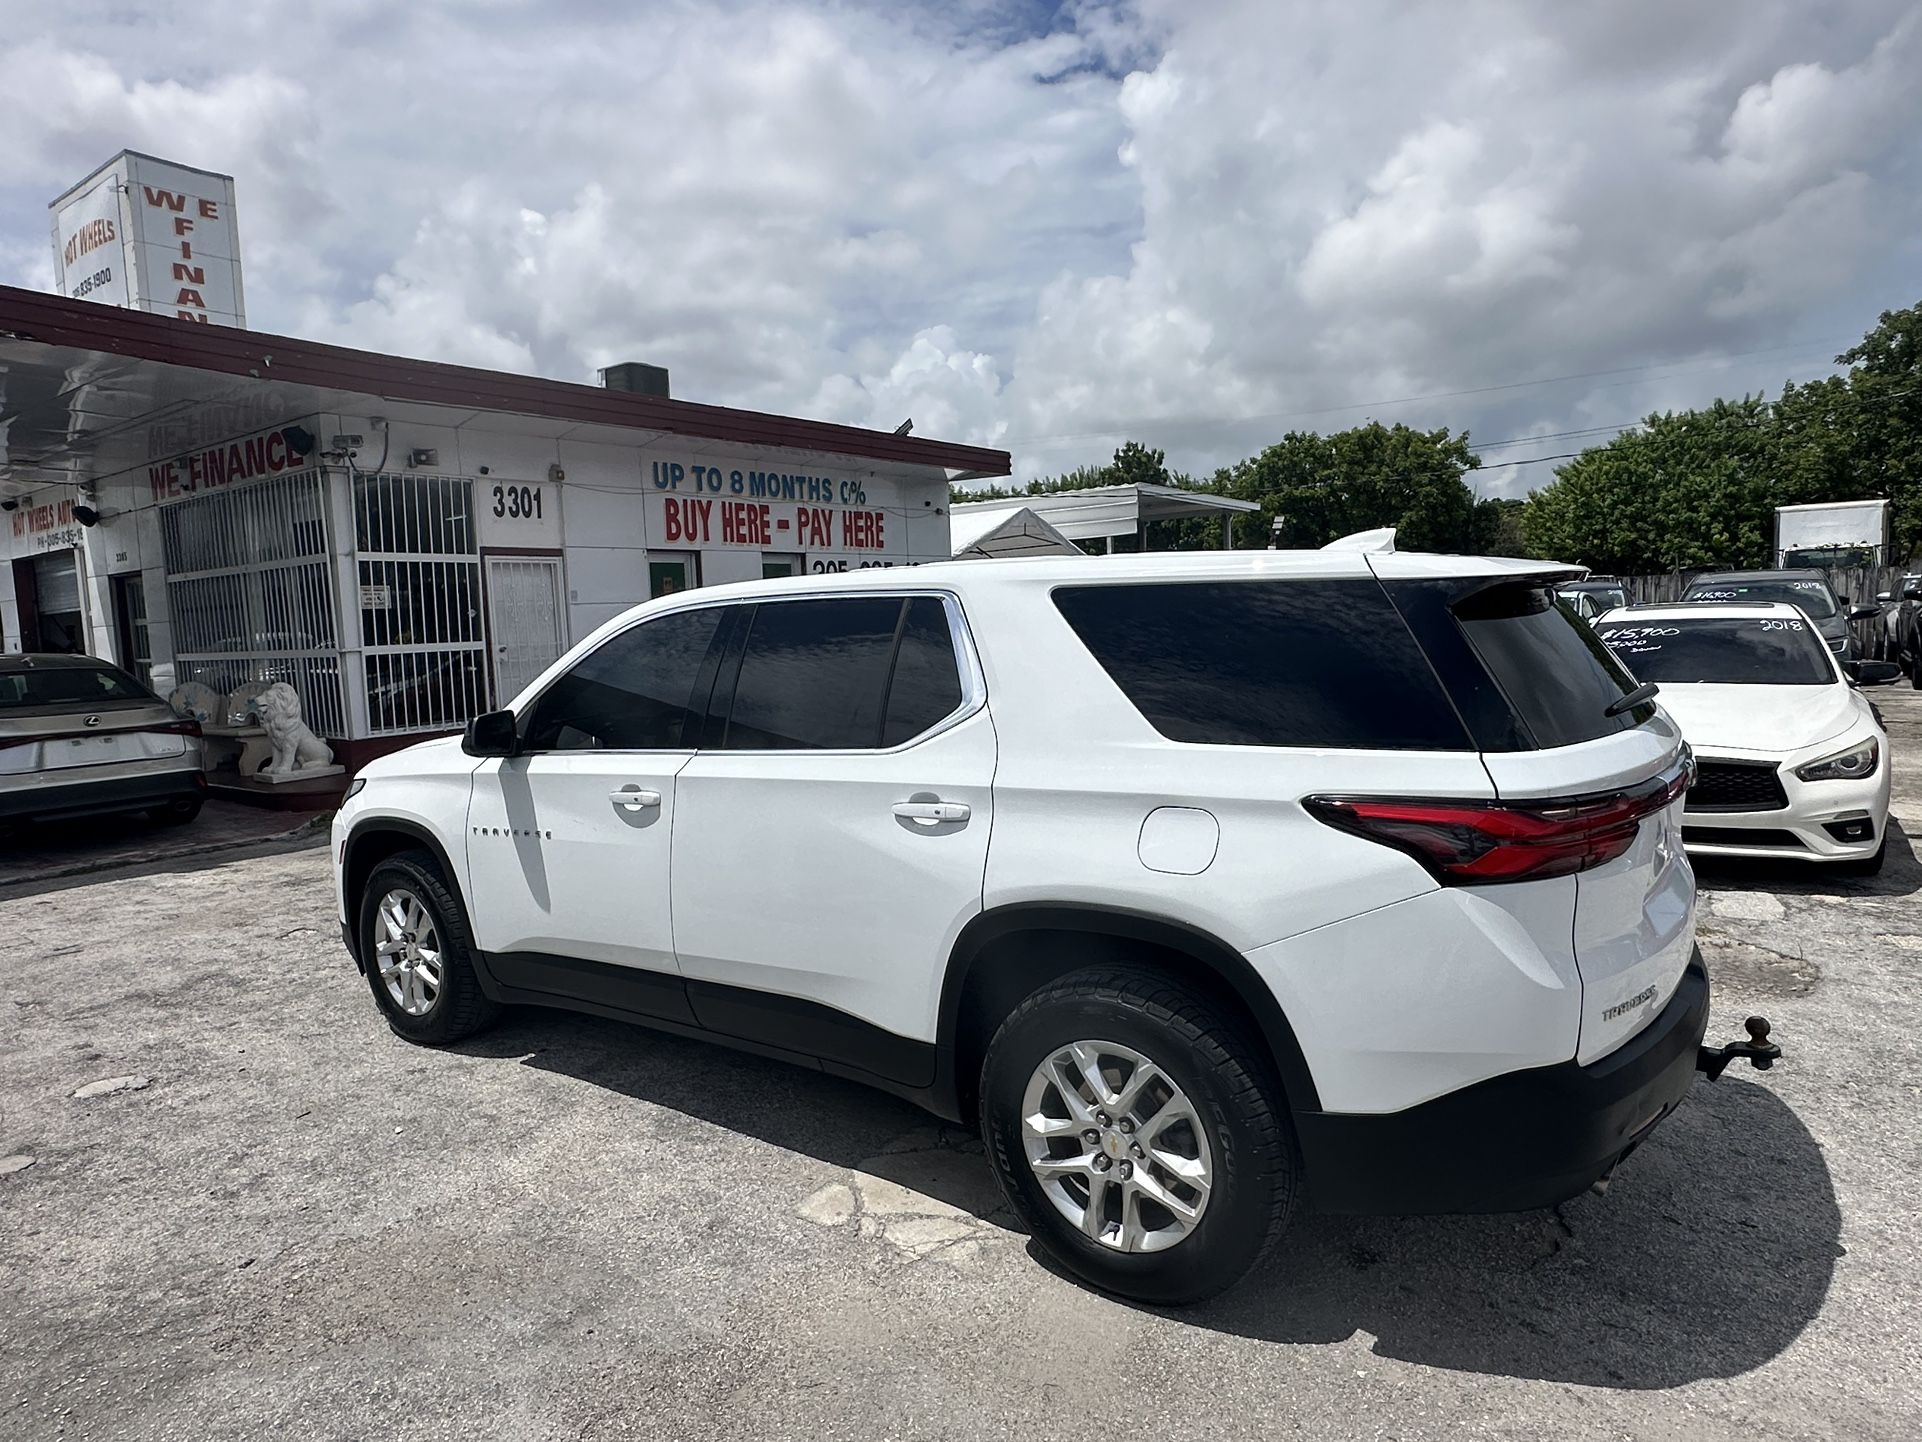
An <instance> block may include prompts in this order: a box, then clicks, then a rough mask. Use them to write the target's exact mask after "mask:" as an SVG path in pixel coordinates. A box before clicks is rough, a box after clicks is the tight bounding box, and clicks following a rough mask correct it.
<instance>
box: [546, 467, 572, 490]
mask: <svg viewBox="0 0 1922 1442" xmlns="http://www.w3.org/2000/svg"><path fill="white" fill-rule="evenodd" d="M547 479H548V480H550V481H552V482H553V483H554V484H555V485H557V486H558V485H559V484H560V483H561V482H562V481H564V480H566V479H567V472H566V471H564V470H562V469H561V468H560V464H559V463H558V462H556V463H555V464H554V465H551V466H549V467H548V468H547Z"/></svg>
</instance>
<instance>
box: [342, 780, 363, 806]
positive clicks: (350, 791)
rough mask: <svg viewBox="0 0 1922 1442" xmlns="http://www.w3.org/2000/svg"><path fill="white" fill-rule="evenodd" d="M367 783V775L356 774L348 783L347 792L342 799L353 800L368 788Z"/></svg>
mask: <svg viewBox="0 0 1922 1442" xmlns="http://www.w3.org/2000/svg"><path fill="white" fill-rule="evenodd" d="M366 785H367V778H366V777H365V776H356V777H355V778H354V779H353V780H352V781H349V782H348V783H347V794H346V795H345V796H343V797H341V798H340V799H341V800H342V801H352V800H353V799H354V798H355V797H356V796H358V795H360V793H361V792H362V790H364V789H365V788H366Z"/></svg>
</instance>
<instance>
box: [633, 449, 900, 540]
mask: <svg viewBox="0 0 1922 1442" xmlns="http://www.w3.org/2000/svg"><path fill="white" fill-rule="evenodd" d="M647 477H648V481H649V488H648V493H647V499H646V503H645V506H646V511H647V534H648V542H649V544H650V545H655V546H668V547H676V548H686V549H689V550H708V549H712V548H716V547H718V548H722V549H734V550H752V551H783V552H792V551H836V552H848V553H852V554H855V555H882V554H887V553H889V552H897V551H898V552H902V553H904V554H905V552H906V549H907V546H906V537H905V532H904V529H903V527H902V526H901V525H899V524H898V520H899V505H900V503H899V499H898V497H896V496H894V494H893V492H894V486H893V484H892V483H891V482H886V481H870V480H867V479H865V478H861V477H855V476H846V475H833V474H830V473H827V472H822V471H792V470H782V469H778V468H775V467H769V466H766V465H733V464H721V465H714V464H710V463H705V462H695V461H691V460H688V461H674V460H657V461H650V462H649V463H648V473H647ZM871 488H872V489H873V490H874V491H875V494H873V495H872V496H871V495H870V494H869V491H870V489H871ZM891 507H892V508H893V509H894V511H895V514H893V515H891V514H890V508H891Z"/></svg>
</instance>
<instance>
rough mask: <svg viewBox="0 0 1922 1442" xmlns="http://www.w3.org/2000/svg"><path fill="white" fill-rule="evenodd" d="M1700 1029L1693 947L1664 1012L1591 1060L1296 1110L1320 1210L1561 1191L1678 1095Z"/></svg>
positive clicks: (1590, 1179) (1484, 1207)
mask: <svg viewBox="0 0 1922 1442" xmlns="http://www.w3.org/2000/svg"><path fill="white" fill-rule="evenodd" d="M1707 1029H1708V969H1707V968H1706V966H1704V964H1703V962H1702V955H1701V952H1700V951H1699V950H1698V951H1697V952H1696V953H1695V955H1694V956H1693V957H1692V958H1691V959H1690V961H1689V964H1688V969H1687V970H1686V971H1684V972H1683V974H1682V980H1681V984H1680V985H1678V986H1677V987H1676V989H1675V994H1674V996H1672V997H1671V998H1670V999H1669V1003H1668V1005H1667V1006H1666V1007H1664V1008H1663V1009H1662V1012H1661V1014H1660V1015H1659V1016H1657V1017H1656V1018H1655V1020H1654V1021H1652V1022H1650V1023H1649V1024H1648V1026H1647V1027H1645V1028H1643V1030H1642V1031H1640V1032H1639V1033H1637V1034H1636V1035H1635V1036H1634V1037H1632V1038H1630V1039H1629V1040H1628V1041H1627V1042H1625V1043H1624V1044H1623V1045H1622V1046H1620V1047H1618V1048H1617V1049H1616V1050H1615V1051H1612V1052H1610V1053H1609V1054H1608V1055H1607V1056H1605V1057H1602V1058H1601V1059H1600V1060H1599V1061H1596V1062H1595V1063H1593V1064H1592V1065H1590V1066H1578V1065H1577V1064H1576V1063H1574V1062H1572V1061H1570V1062H1564V1063H1561V1064H1559V1065H1557V1066H1547V1067H1536V1068H1533V1069H1531V1070H1528V1071H1519V1072H1510V1073H1508V1074H1507V1075H1504V1076H1498V1077H1492V1078H1490V1079H1489V1080H1487V1081H1484V1082H1478V1083H1476V1084H1475V1085H1473V1086H1469V1087H1464V1088H1462V1089H1461V1090H1460V1091H1457V1092H1451V1093H1449V1094H1448V1095H1447V1096H1443V1097H1438V1098H1436V1099H1435V1100H1434V1101H1431V1102H1424V1103H1423V1104H1422V1105H1420V1106H1415V1107H1410V1108H1408V1109H1407V1110H1405V1111H1399V1112H1388V1113H1384V1114H1375V1115H1364V1114H1359V1113H1352V1112H1350V1113H1334V1112H1298V1113H1296V1115H1295V1125H1296V1128H1297V1131H1298V1134H1299V1136H1300V1139H1301V1150H1302V1159H1303V1162H1304V1164H1305V1166H1306V1168H1307V1174H1308V1187H1309V1192H1310V1195H1311V1197H1312V1199H1313V1201H1314V1204H1315V1205H1316V1206H1317V1207H1318V1208H1319V1209H1320V1210H1322V1211H1327V1212H1348V1213H1386V1214H1398V1215H1414V1214H1423V1213H1436V1212H1516V1211H1527V1210H1530V1209H1532V1208H1535V1207H1546V1206H1552V1205H1554V1204H1555V1203H1556V1202H1560V1201H1565V1200H1567V1199H1568V1198H1569V1197H1572V1196H1576V1195H1578V1194H1580V1193H1581V1192H1583V1191H1584V1190H1586V1189H1587V1188H1588V1187H1589V1186H1590V1185H1591V1184H1593V1183H1594V1182H1596V1181H1598V1180H1599V1179H1600V1178H1601V1177H1603V1176H1604V1175H1605V1174H1606V1173H1607V1172H1608V1171H1609V1169H1610V1168H1611V1167H1613V1166H1614V1165H1615V1163H1616V1162H1618V1161H1620V1160H1621V1158H1622V1157H1623V1156H1624V1155H1625V1154H1626V1153H1627V1152H1628V1151H1629V1150H1630V1149H1631V1148H1633V1147H1634V1146H1636V1145H1637V1144H1638V1143H1640V1142H1641V1141H1642V1139H1643V1138H1644V1137H1646V1136H1647V1135H1648V1134H1649V1133H1650V1132H1651V1131H1653V1130H1654V1128H1655V1126H1656V1124H1657V1123H1659V1122H1660V1121H1661V1120H1662V1118H1663V1117H1665V1116H1667V1115H1668V1114H1669V1112H1671V1111H1673V1110H1674V1109H1675V1106H1676V1104H1677V1103H1678V1102H1680V1101H1681V1099H1682V1098H1683V1097H1684V1096H1686V1095H1687V1093H1688V1089H1689V1087H1690V1086H1691V1085H1692V1084H1693V1082H1694V1080H1695V1061H1696V1053H1697V1050H1698V1049H1699V1047H1700V1046H1701V1042H1702V1036H1703V1034H1704V1032H1706V1030H1707Z"/></svg>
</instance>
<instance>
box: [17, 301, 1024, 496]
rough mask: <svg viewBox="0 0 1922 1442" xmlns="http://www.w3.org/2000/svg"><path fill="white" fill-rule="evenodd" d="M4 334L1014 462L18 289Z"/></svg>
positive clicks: (642, 420) (345, 383)
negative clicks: (178, 318)
mask: <svg viewBox="0 0 1922 1442" xmlns="http://www.w3.org/2000/svg"><path fill="white" fill-rule="evenodd" d="M4 335H12V336H14V337H16V338H18V339H21V340H29V341H38V342H39V343H41V344H42V345H52V346H64V347H68V348H70V349H75V350H92V351H104V352H106V353H108V354H110V355H120V356H127V357H130V358H132V359H136V360H147V361H155V362H158V363H160V364H162V365H175V366H185V367H188V368H189V369H192V370H202V371H213V372H217V373H219V374H222V375H237V376H257V377H259V378H261V379H263V380H276V381H287V382H290V383H292V384H295V385H310V386H318V387H322V388H325V389H329V390H341V391H357V392H361V393H363V394H367V395H376V396H380V397H382V398H383V399H386V400H395V401H415V402H418V403H420V404H423V405H441V406H453V407H457V408H460V409H464V410H483V411H505V412H508V413H510V414H514V415H528V416H549V417H553V418H555V419H559V420H570V421H578V422H580V423H582V424H584V425H603V426H626V427H629V428H632V429H636V430H650V431H665V432H668V433H670V434H674V435H685V436H700V437H702V438H704V439H708V440H717V441H731V442H733V443H735V444H737V445H744V446H788V447H793V448H795V449H799V450H810V451H826V452H829V453H831V454H834V455H843V456H860V457H863V458H865V459H868V460H876V461H892V462H896V463H899V464H902V465H912V466H938V467H940V468H942V469H944V470H959V471H979V472H982V473H985V474H987V475H995V476H1005V475H1007V474H1008V473H1009V471H1010V469H1011V466H1010V463H1009V458H1008V453H1007V452H1006V451H997V450H990V449H989V448H987V447H985V446H963V445H956V444H952V443H950V442H947V441H929V440H919V439H916V438H914V437H912V436H894V435H888V434H886V433H885V432H882V431H870V430H864V429H862V428H861V427H859V426H841V425H833V424H831V423H829V422H827V421H807V420H797V419H795V418H793V417H791V416H775V415H768V414H765V413H764V412H761V411H743V410H734V409H732V408H730V407H727V406H709V405H702V404H700V403H698V402H696V401H677V400H662V399H660V398H658V397H655V396H638V395H630V394H628V393H627V392H625V391H609V390H603V389H602V388H600V387H599V386H588V385H578V384H575V383H573V382H570V381H553V380H543V379H541V378H539V377H535V376H520V375H513V374H510V373H508V372H504V371H485V370H476V369H474V368H473V367H471V366H457V365H443V364H441V363H439V362H437V361H423V360H411V359H408V358H407V357H405V356H389V355H380V354H378V353H376V352H373V351H361V350H348V349H346V348H345V347H343V346H332V345H322V344H320V343H319V342H317V341H309V340H297V339H295V338H294V337H292V336H280V335H267V334H265V333H264V332H261V331H256V330H235V329H233V328H232V327H231V326H221V325H203V324H201V323H199V322H198V321H190V320H176V319H174V318H173V317H172V316H164V315H150V314H148V313H147V312H145V311H138V310H127V309H122V308H120V307H118V306H107V305H100V304H97V303H95V302H92V301H73V300H66V299H64V298H63V297H60V296H55V295H43V294H41V293H40V292H38V291H31V290H21V289H18V288H16V287H14V286H0V336H4Z"/></svg>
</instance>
